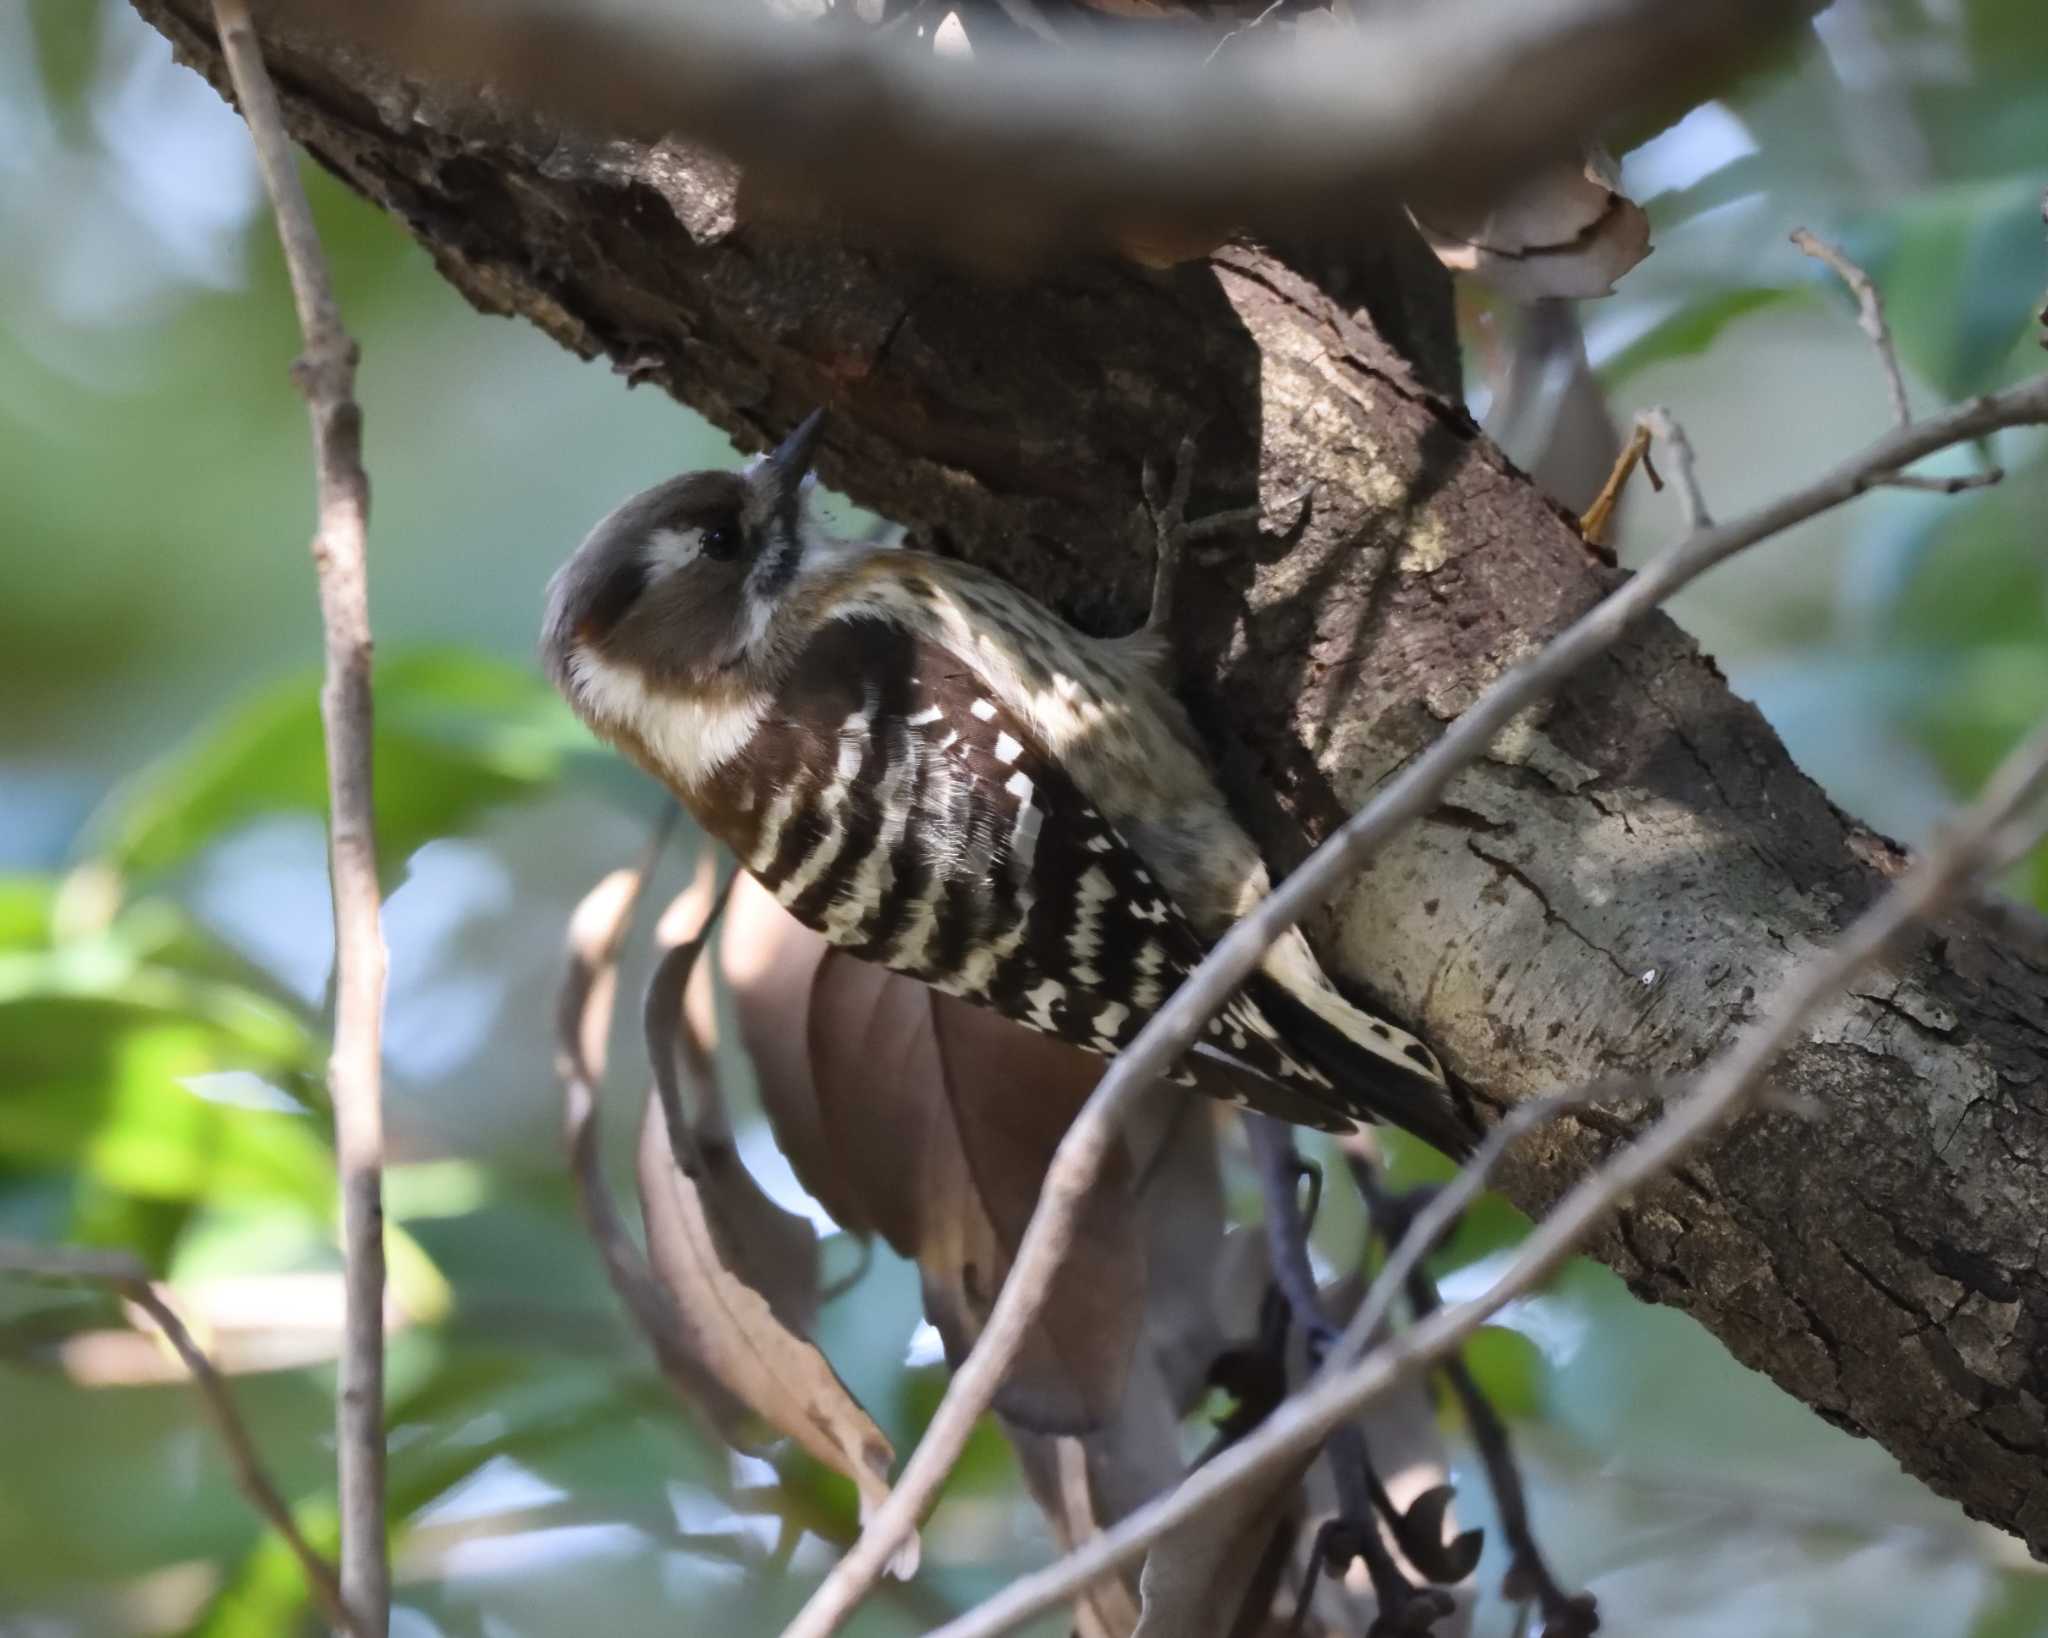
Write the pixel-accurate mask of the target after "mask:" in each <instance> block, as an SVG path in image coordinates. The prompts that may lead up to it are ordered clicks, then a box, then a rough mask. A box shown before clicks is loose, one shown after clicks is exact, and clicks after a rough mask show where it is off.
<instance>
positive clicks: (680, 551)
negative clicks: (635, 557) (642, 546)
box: [647, 529, 704, 573]
mask: <svg viewBox="0 0 2048 1638" xmlns="http://www.w3.org/2000/svg"><path fill="white" fill-rule="evenodd" d="M703 550H704V531H703V530H702V529H657V530H655V531H654V533H653V534H651V535H649V536H648V537H647V566H648V567H649V568H650V569H663V570H667V571H669V572H670V573H673V572H674V571H675V570H677V569H686V568H688V567H689V566H690V565H691V564H692V563H694V562H696V561H697V557H698V554H699V553H701V552H702V551H703Z"/></svg>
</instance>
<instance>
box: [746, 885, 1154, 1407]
mask: <svg viewBox="0 0 2048 1638" xmlns="http://www.w3.org/2000/svg"><path fill="white" fill-rule="evenodd" d="M720 949H721V953H722V957H723V961H724V966H725V971H726V975H727V977H728V979H729V980H730V981H731V984H732V988H733V995H734V1001H735V1010H736V1012H737V1015H738V1019H739V1025H740V1033H741V1037H742V1039H743V1040H744V1041H745V1043H746V1046H747V1049H748V1051H749V1052H750V1054H752V1056H753V1059H754V1063H755V1067H756V1069H757V1071H758V1072H759V1075H760V1079H761V1096H762V1102H763V1103H764V1105H765V1106H766V1107H767V1110H768V1114H769V1119H770V1122H771V1123H772V1124H773V1126H774V1128H775V1132H776V1137H777V1140H778V1142H780V1143H781V1145H782V1148H783V1152H784V1153H785V1154H786V1155H787V1156H788V1157H789V1161H790V1164H791V1166H792V1167H793V1168H794V1169H795V1171H796V1173H797V1176H798V1177H799V1178H800V1179H801V1180H802V1181H803V1183H804V1185H805V1187H806V1188H808V1189H810V1191H811V1192H812V1193H813V1194H814V1195H815V1196H817V1198H818V1199H819V1201H820V1202H821V1203H823V1204H824V1206H825V1208H826V1209H827V1210H828V1211H830V1212H831V1213H832V1215H833V1216H834V1218H835V1219H837V1220H838V1221H839V1223H840V1224H841V1225H842V1226H844V1227H846V1228H847V1229H849V1230H850V1231H853V1232H873V1233H879V1234H880V1235H881V1236H882V1237H883V1239H885V1240H886V1241H888V1243H889V1244H890V1246H891V1247H893V1248H894V1249H895V1250H896V1251H897V1252H898V1253H899V1254H901V1255H903V1256H905V1257H908V1258H910V1259H912V1260H913V1261H915V1262H916V1263H917V1265H918V1270H919V1273H920V1274H921V1276H922V1278H923V1284H924V1299H925V1312H926V1315H927V1317H928V1318H929V1319H930V1320H931V1322H932V1324H933V1325H934V1326H935V1327H936V1328H937V1330H938V1332H939V1335H940V1337H941V1339H942V1340H943V1341H944V1343H945V1345H946V1355H947V1358H948V1359H949V1360H950V1361H953V1362H956V1363H957V1362H958V1360H959V1359H960V1358H961V1357H963V1356H964V1354H965V1353H966V1351H967V1349H968V1348H970V1347H971V1346H972V1345H973V1342H974V1339H975V1338H976V1337H977V1336H978V1335H979V1334H980V1331H981V1327H982V1325H983V1323H984V1322H985V1321H986V1319H987V1316H988V1313H989V1310H990V1308H991V1307H992V1306H993V1305H994V1302H995V1298H996V1293H997V1292H998V1291H999V1290H1000V1289H1001V1286H1002V1282H1003V1279H1004V1277H1005V1276H1006V1275H1007V1274H1008V1272H1009V1267H1010V1260H1011V1257H1012V1255H1013V1254H1014V1252H1015V1250H1016V1247H1017V1244H1018V1242H1019V1240H1020V1239H1021V1238H1022V1237H1023V1233H1024V1228H1025V1225H1026V1224H1027V1223H1028V1222H1029V1220H1030V1216H1031V1211H1032V1208H1033V1207H1034V1205H1035V1204H1036V1202H1037V1198H1038V1189H1039V1184H1040V1182H1041V1181H1042V1179H1043V1178H1044V1175H1045V1169H1046V1166H1047V1164H1048V1163H1049V1161H1050V1160H1051V1158H1052V1153H1053V1150H1054V1149H1055V1148H1056V1147H1057V1146H1058V1144H1059V1140H1060V1138H1061V1137H1062V1136H1063V1135H1064V1134H1065V1132H1066V1129H1067V1126H1068V1124H1069V1123H1070V1122H1071V1121H1072V1119H1073V1116H1074V1114H1075V1113H1076V1112H1077V1111H1078V1110H1079V1109H1080V1107H1081V1105H1082V1103H1084V1102H1085V1101H1086V1099H1087V1096H1088V1094H1089V1092H1090V1091H1092V1090H1093V1088H1094V1086H1095V1082H1096V1080H1097V1079H1098V1078H1099V1077H1100V1074H1101V1063H1100V1061H1099V1060H1097V1059H1094V1058H1092V1057H1090V1056H1088V1055H1086V1054H1084V1053H1080V1052H1076V1051H1075V1050H1073V1049H1072V1048H1070V1047H1067V1046H1064V1045H1062V1044H1060V1043H1059V1042H1057V1041H1053V1040H1051V1039H1049V1038H1048V1037H1045V1036H1042V1035H1038V1034H1035V1033H1033V1032H1031V1031H1029V1030H1025V1029H1022V1028H1020V1027H1019V1026H1017V1025H1015V1024H1012V1023H1009V1022H1008V1021H1006V1020H1004V1019H1002V1018H1000V1017H998V1016H997V1015H996V1014H994V1013H991V1012H988V1011H986V1010H985V1009H982V1008H979V1007H971V1006H968V1005H966V1004H965V1003H963V1002H959V1001H954V1000H952V999H950V998H948V997H946V996H942V995H940V994H938V993H937V992H936V991H934V990H932V989H930V988H928V987H927V986H925V985H922V984H919V983H916V982H915V981H914V980H911V979H907V978H904V977H901V976H900V975H897V974H893V973H890V972H888V971H886V970H885V969H883V968H881V967H877V966H874V965H873V964H871V963H868V962H863V961H859V960H856V959H854V958H853V957H851V956H848V955H845V954H844V953H842V952H838V951H833V950H830V949H828V948H827V947H826V945H825V943H824V941H823V940H822V939H821V938H820V937H819V936H818V935H817V934H815V933H813V932H811V931H810V930H809V929H807V928H805V927H803V926H801V925H800V924H798V923H797V922H796V921H794V920H793V919H791V918H790V916H789V915H788V914H787V913H786V912H785V911H784V910H783V909H782V907H781V906H780V905H778V904H777V903H776V902H775V900H774V899H773V897H772V896H771V895H770V894H768V893H767V891H766V890H765V889H763V888H761V887H759V886H758V885H757V884H755V883H753V882H752V881H751V880H750V879H745V878H743V879H742V880H741V881H740V882H739V883H738V884H737V885H736V887H735V889H734V893H733V898H732V903H731V906H730V909H729V911H728V919H727V923H726V928H725V933H724V936H723V938H722V939H721V941H720ZM1130 1179H1131V1168H1130V1162H1129V1158H1128V1155H1127V1153H1125V1152H1124V1151H1123V1150H1121V1149H1119V1150H1118V1151H1114V1152H1113V1153H1112V1156H1111V1160H1110V1163H1109V1164H1108V1165H1107V1166H1106V1167H1105V1168H1104V1171H1103V1175H1102V1177H1101V1179H1100V1180H1099V1181H1098V1183H1097V1185H1096V1187H1095V1189H1094V1191H1093V1192H1092V1194H1091V1196H1090V1198H1089V1201H1088V1203H1087V1205H1086V1206H1085V1207H1084V1209H1083V1210H1082V1213H1081V1217H1080V1222H1079V1225H1078V1232H1077V1238H1076V1247H1075V1252H1074V1255H1073V1256H1072V1257H1071V1258H1070V1259H1069V1260H1068V1262H1067V1265H1066V1268H1065V1269H1064V1270H1063V1272H1062V1273H1061V1274H1060V1276H1059V1277H1058V1279H1057V1280H1055V1282H1054V1285H1053V1290H1052V1294H1051V1298H1050V1300H1049V1302H1048V1303H1047V1305H1046V1309H1045V1312H1044V1314H1043V1316H1042V1317H1041V1319H1040V1322H1039V1324H1038V1325H1037V1326H1036V1327H1034V1329H1033V1331H1032V1334H1031V1336H1030V1338H1029V1340H1028V1341H1027V1343H1026V1344H1025V1346H1024V1348H1023V1350H1022V1351H1021V1353H1020V1354H1019V1357H1018V1359H1017V1361H1016V1363H1015V1365H1014V1366H1013V1367H1012V1369H1011V1372H1010V1375H1009V1377H1008V1379H1007V1380H1006V1382H1005V1384H1004V1387H1003V1390H1002V1392H1001V1394H1000V1395H999V1396H998V1397H997V1400H996V1408H997V1409H998V1410H999V1411H1000V1412H1002V1413H1003V1414H1004V1415H1005V1416H1007V1417H1009V1418H1011V1419H1013V1420H1015V1421H1017V1422H1019V1423H1021V1424H1023V1425H1025V1426H1027V1427H1030V1428H1035V1429H1039V1430H1042V1431H1053V1432H1073V1431H1077V1430H1081V1429H1086V1428H1092V1427H1099V1426H1101V1425H1103V1424H1104V1423H1105V1422H1106V1421H1107V1420H1108V1419H1109V1418H1110V1417H1111V1416H1112V1415H1113V1414H1114V1413H1115V1411H1116V1409H1117V1407H1118V1405H1119V1403H1120V1402H1121V1399H1122V1396H1123V1390H1124V1380H1125V1374H1126V1371H1127V1368H1128V1364H1129V1360H1130V1356H1131V1351H1132V1348H1133V1345H1134V1342H1135V1339H1136V1336H1137V1331H1138V1325H1139V1316H1140V1311H1141V1308H1142V1306H1143V1281H1144V1247H1143V1242H1142V1238H1141V1235H1140V1230H1139V1227H1138V1224H1137V1221H1136V1217H1135V1214H1134V1213H1133V1211H1132V1209H1131V1196H1130Z"/></svg>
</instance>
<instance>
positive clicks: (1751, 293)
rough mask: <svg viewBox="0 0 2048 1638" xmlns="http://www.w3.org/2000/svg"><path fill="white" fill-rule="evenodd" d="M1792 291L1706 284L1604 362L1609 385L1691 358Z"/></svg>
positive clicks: (1602, 376)
mask: <svg viewBox="0 0 2048 1638" xmlns="http://www.w3.org/2000/svg"><path fill="white" fill-rule="evenodd" d="M1792 294H1793V292H1792V291H1791V290H1789V289H1786V288H1784V287H1782V286H1777V285H1738V286H1736V287H1734V288H1731V289H1717V290H1707V291H1704V292H1702V293H1701V294H1700V295H1699V296H1698V297H1697V298H1695V299H1693V300H1690V301H1686V302H1683V303H1682V304H1680V305H1679V306H1677V307H1675V308H1673V309H1672V311H1671V313H1670V314H1669V315H1668V316H1667V317H1665V318H1662V319H1660V320H1658V321H1657V322H1656V323H1655V324H1653V325H1651V326H1650V328H1649V329H1647V330H1645V331H1644V332H1643V333H1642V334H1641V335H1639V336H1638V337H1636V339H1635V340H1634V341H1631V342H1630V343H1629V344H1628V345H1627V346H1626V347H1624V348H1622V349H1621V351H1620V352H1618V353H1616V354H1615V355H1614V356H1613V357H1612V358H1610V359H1608V360H1607V362H1606V363H1604V364H1602V365H1601V366H1600V375H1601V378H1602V379H1603V380H1605V381H1606V382H1607V383H1608V384H1609V385H1610V386H1611V385H1614V384H1615V383H1618V382H1621V381H1625V380H1627V379H1628V377H1630V376H1631V375H1634V374H1635V373H1636V372H1637V371H1639V370H1643V369H1647V368H1648V367H1649V366H1650V365H1652V364H1661V363H1663V362H1664V361H1665V360H1667V359H1673V358H1692V357H1694V356H1696V355H1697V354H1700V353H1703V352H1705V351H1706V350H1707V349H1708V348H1709V347H1711V346H1713V344H1714V343H1715V342H1716V341H1718V340H1719V339H1720V338H1721V332H1722V331H1723V330H1725V329H1727V328H1728V326H1729V325H1731V324H1733V323H1734V322H1735V321H1736V320H1737V319H1740V318H1744V317H1746V316H1747V315H1749V314H1751V313H1754V312H1756V311H1757V310H1758V309H1760V308H1764V307H1770V306H1773V305H1775V304H1777V303H1778V302H1781V301H1784V300H1785V299H1786V298H1787V297H1788V296H1790V295H1792Z"/></svg>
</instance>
